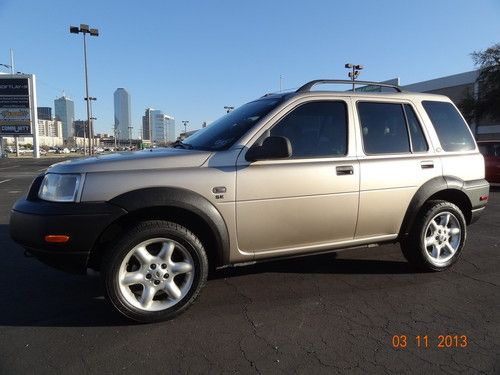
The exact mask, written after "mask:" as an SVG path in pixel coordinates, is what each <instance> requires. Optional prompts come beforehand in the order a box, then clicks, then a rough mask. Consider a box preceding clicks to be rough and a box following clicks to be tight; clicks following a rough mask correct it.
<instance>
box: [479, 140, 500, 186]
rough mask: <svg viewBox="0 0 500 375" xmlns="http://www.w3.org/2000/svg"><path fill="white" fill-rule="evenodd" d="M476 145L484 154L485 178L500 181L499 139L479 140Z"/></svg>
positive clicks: (489, 180)
mask: <svg viewBox="0 0 500 375" xmlns="http://www.w3.org/2000/svg"><path fill="white" fill-rule="evenodd" d="M477 145H478V146H479V151H481V154H483V156H484V163H485V165H486V180H487V181H488V182H490V183H492V182H496V183H500V141H479V142H477Z"/></svg>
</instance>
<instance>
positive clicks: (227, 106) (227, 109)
mask: <svg viewBox="0 0 500 375" xmlns="http://www.w3.org/2000/svg"><path fill="white" fill-rule="evenodd" d="M224 109H225V110H226V113H229V112H231V111H232V110H233V109H234V107H233V106H230V105H226V106H224Z"/></svg>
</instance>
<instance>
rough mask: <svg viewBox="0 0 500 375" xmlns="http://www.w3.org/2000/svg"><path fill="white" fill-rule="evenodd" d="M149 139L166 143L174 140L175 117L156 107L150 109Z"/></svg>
mask: <svg viewBox="0 0 500 375" xmlns="http://www.w3.org/2000/svg"><path fill="white" fill-rule="evenodd" d="M149 118H150V127H151V141H153V142H155V143H167V142H174V141H175V119H174V118H173V117H172V116H169V115H166V114H165V113H163V111H160V110H158V109H156V110H150V116H149Z"/></svg>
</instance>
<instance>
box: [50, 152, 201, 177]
mask: <svg viewBox="0 0 500 375" xmlns="http://www.w3.org/2000/svg"><path fill="white" fill-rule="evenodd" d="M210 154H211V153H210V152H209V151H198V150H184V149H179V148H157V149H151V150H144V151H133V152H119V153H114V154H106V155H97V156H89V157H86V158H78V159H70V160H66V161H63V162H61V163H57V164H54V165H51V166H50V167H49V169H48V170H47V172H52V173H87V172H107V171H110V172H112V171H127V170H138V169H140V170H148V169H171V168H188V167H199V166H201V165H202V164H203V163H204V162H205V161H206V160H207V159H208V157H209V156H210Z"/></svg>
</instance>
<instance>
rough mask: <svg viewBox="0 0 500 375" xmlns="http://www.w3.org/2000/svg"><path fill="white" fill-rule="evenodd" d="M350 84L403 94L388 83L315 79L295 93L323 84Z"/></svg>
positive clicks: (396, 87) (395, 86) (399, 88)
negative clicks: (389, 89) (385, 88)
mask: <svg viewBox="0 0 500 375" xmlns="http://www.w3.org/2000/svg"><path fill="white" fill-rule="evenodd" d="M330 83H335V84H349V85H365V86H379V87H389V88H391V89H394V90H396V91H397V92H403V90H402V89H401V87H399V86H397V85H389V84H387V83H379V82H370V81H352V80H348V79H315V80H314V81H310V82H307V83H306V84H305V85H302V86H300V87H299V88H298V89H297V91H295V92H309V91H311V89H312V88H313V87H314V86H316V85H323V84H330Z"/></svg>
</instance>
